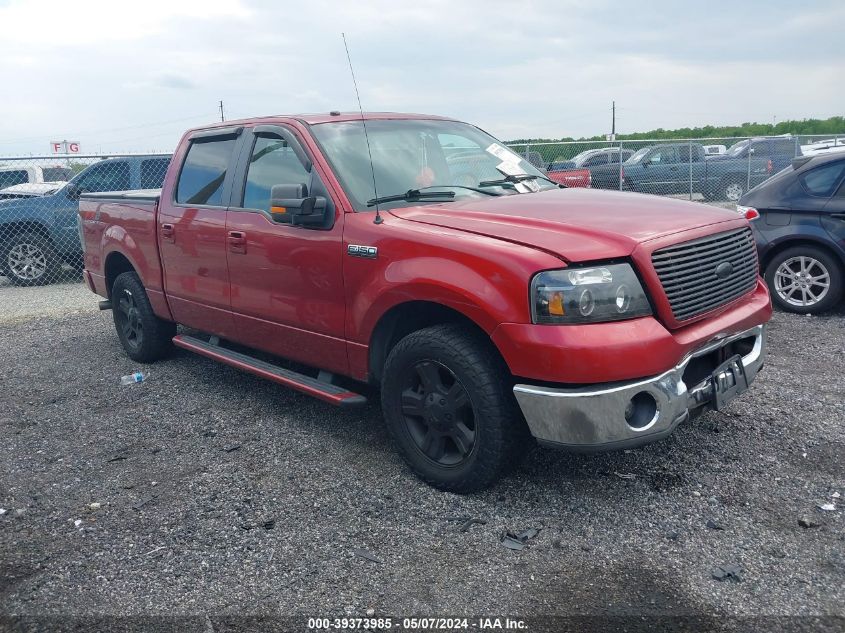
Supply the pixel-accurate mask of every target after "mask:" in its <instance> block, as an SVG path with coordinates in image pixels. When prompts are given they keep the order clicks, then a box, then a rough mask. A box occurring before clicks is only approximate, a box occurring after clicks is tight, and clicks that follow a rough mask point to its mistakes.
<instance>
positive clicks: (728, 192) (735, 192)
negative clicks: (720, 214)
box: [719, 178, 745, 202]
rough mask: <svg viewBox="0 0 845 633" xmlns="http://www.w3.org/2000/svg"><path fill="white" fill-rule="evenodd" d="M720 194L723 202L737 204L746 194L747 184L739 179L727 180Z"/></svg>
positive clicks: (723, 183)
mask: <svg viewBox="0 0 845 633" xmlns="http://www.w3.org/2000/svg"><path fill="white" fill-rule="evenodd" d="M719 193H720V194H721V196H719V197H721V198H722V199H723V200H728V201H730V202H737V201H738V200H739V199H740V198H741V197H742V194H744V193H745V183H744V182H742V181H741V180H740V179H739V178H727V179H725V180H724V181H723V182H722V186H721V188H720V189H719Z"/></svg>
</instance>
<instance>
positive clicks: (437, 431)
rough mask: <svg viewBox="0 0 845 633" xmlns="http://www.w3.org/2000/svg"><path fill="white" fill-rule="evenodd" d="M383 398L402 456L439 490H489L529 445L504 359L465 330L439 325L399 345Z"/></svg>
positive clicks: (390, 358) (390, 359) (390, 363)
mask: <svg viewBox="0 0 845 633" xmlns="http://www.w3.org/2000/svg"><path fill="white" fill-rule="evenodd" d="M381 393H382V396H381V397H382V408H383V410H384V416H385V420H386V422H387V428H388V430H389V432H390V434H391V436H392V437H393V439H394V441H395V443H396V445H397V447H398V448H399V452H400V453H401V455H402V457H403V458H404V459H405V461H406V462H407V463H408V465H409V466H410V467H411V469H412V470H413V471H414V472H415V473H416V474H417V475H418V476H419V477H420V478H421V479H423V480H424V481H426V482H427V483H429V484H431V485H432V486H434V487H436V488H440V489H441V490H447V491H450V492H457V493H469V492H475V491H478V490H482V489H484V488H486V487H488V486H490V485H491V484H493V483H494V482H495V481H496V480H497V479H498V478H499V477H501V475H502V474H503V473H504V472H505V471H506V470H507V469H508V467H510V466H513V465H514V464H515V463H518V461H519V458H520V457H521V455H522V454H523V452H524V449H525V447H526V446H527V444H528V438H529V437H530V436H529V434H528V429H527V427H526V425H525V422H524V420H523V418H522V414H521V412H520V410H519V406H518V405H517V403H516V399H515V398H514V395H513V391H512V380H511V376H510V374H509V372H508V371H507V368H506V366H505V364H504V362H503V361H502V359H501V357H499V355H498V353H497V352H496V350H495V348H493V347H492V345H491V344H490V342H489V341H488V340H486V339H485V338H484V337H483V336H481V335H480V334H479V333H477V332H474V331H473V330H471V329H469V328H467V327H464V326H461V325H455V324H448V325H437V326H433V327H429V328H425V329H423V330H419V331H417V332H414V333H412V334H409V335H408V336H406V337H405V338H404V339H402V340H401V341H399V343H398V344H397V345H396V346H395V347H394V348H393V350H391V352H390V355H389V356H388V359H387V363H386V365H385V368H384V378H383V380H382V392H381Z"/></svg>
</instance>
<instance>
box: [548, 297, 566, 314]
mask: <svg viewBox="0 0 845 633" xmlns="http://www.w3.org/2000/svg"><path fill="white" fill-rule="evenodd" d="M549 314H553V315H555V316H563V315H564V314H566V312H564V310H563V293H562V292H553V293H552V295H551V297H549Z"/></svg>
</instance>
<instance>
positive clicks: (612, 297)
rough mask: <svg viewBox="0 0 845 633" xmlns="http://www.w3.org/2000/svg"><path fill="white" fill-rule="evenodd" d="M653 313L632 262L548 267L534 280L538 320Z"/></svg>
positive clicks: (533, 297) (593, 319)
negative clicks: (559, 267)
mask: <svg viewBox="0 0 845 633" xmlns="http://www.w3.org/2000/svg"><path fill="white" fill-rule="evenodd" d="M647 314H651V306H650V305H649V303H648V298H647V297H646V295H645V291H644V290H643V287H642V285H641V284H640V280H639V279H637V276H636V275H635V274H634V270H633V269H632V268H631V266H630V265H629V264H610V265H608V266H591V267H589V268H567V269H564V270H547V271H545V272H542V273H538V274H536V275H534V279H532V280H531V316H532V318H533V320H534V323H594V322H598V321H621V320H623V319H633V318H634V317H640V316H645V315H647Z"/></svg>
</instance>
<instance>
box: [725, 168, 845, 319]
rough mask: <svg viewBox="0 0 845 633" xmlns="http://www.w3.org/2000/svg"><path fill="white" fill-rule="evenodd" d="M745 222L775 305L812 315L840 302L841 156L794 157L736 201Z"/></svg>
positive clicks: (844, 251)
mask: <svg viewBox="0 0 845 633" xmlns="http://www.w3.org/2000/svg"><path fill="white" fill-rule="evenodd" d="M739 205H740V206H739V207H738V209H739V210H740V211H741V212H742V213H747V214H749V215H750V216H754V215H758V214H759V217H758V218H757V219H756V220H755V221H753V222H752V223H751V225H752V228H753V230H754V237H755V240H756V242H757V250H758V253H759V257H760V266H761V269H762V270H763V275H764V277H765V280H766V283H767V284H768V285H769V289H770V290H771V292H772V300H773V301H774V303H775V305H777V306H778V307H779V308H781V309H783V310H788V311H789V312H798V313H800V314H813V313H817V312H824V311H825V310H830V309H831V308H833V307H834V306H836V305H837V304H838V303H839V301H840V300H841V299H842V294H843V276H845V272H844V271H845V154H842V153H833V154H824V155H821V156H806V157H803V158H796V159H795V160H794V161H793V164H792V165H791V166H789V167H787V168H786V169H784V170H783V171H781V172H780V173H778V174H777V175H775V176H773V177H772V178H770V179H769V180H768V181H766V182H764V183H763V184H762V185H760V186H758V187H756V188H754V189H752V190H751V191H749V192H748V193H747V194H746V195H744V196H743V197H742V199H741V200H740V201H739Z"/></svg>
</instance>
